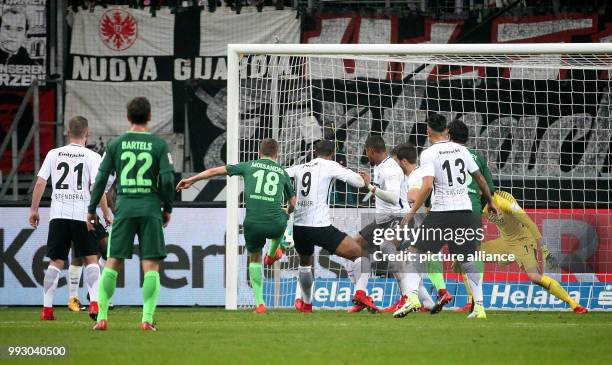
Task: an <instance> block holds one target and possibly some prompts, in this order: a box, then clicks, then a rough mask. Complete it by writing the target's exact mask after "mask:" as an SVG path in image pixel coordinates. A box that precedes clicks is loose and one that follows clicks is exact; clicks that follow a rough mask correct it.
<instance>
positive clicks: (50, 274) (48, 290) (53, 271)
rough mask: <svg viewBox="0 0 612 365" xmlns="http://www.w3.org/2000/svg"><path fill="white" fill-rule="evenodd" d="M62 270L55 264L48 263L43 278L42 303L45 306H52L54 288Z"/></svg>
mask: <svg viewBox="0 0 612 365" xmlns="http://www.w3.org/2000/svg"><path fill="white" fill-rule="evenodd" d="M61 275H62V271H61V270H60V269H58V268H57V267H55V266H51V265H49V267H47V270H46V271H45V278H44V280H43V305H44V306H45V307H48V308H51V307H53V297H54V296H55V290H56V289H57V282H58V281H59V278H60V276H61Z"/></svg>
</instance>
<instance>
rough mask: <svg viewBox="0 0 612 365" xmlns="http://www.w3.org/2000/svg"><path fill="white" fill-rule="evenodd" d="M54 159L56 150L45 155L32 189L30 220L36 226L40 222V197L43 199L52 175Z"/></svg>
mask: <svg viewBox="0 0 612 365" xmlns="http://www.w3.org/2000/svg"><path fill="white" fill-rule="evenodd" d="M52 160H54V151H51V152H49V153H48V154H47V156H46V157H45V160H44V161H43V164H42V166H41V167H40V171H38V178H37V179H36V184H35V185H34V191H32V205H31V206H30V216H29V218H28V221H29V223H30V225H31V226H32V227H34V228H36V227H38V223H39V222H40V215H39V214H38V207H39V206H40V199H42V195H43V193H44V192H45V187H46V186H47V180H49V176H51V163H52Z"/></svg>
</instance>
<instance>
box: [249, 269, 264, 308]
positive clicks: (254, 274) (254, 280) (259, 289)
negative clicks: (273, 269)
mask: <svg viewBox="0 0 612 365" xmlns="http://www.w3.org/2000/svg"><path fill="white" fill-rule="evenodd" d="M249 278H250V279H251V288H253V293H255V299H257V305H260V304H264V300H263V278H262V271H261V264H260V263H254V262H251V263H250V264H249Z"/></svg>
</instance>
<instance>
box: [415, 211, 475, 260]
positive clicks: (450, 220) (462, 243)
mask: <svg viewBox="0 0 612 365" xmlns="http://www.w3.org/2000/svg"><path fill="white" fill-rule="evenodd" d="M479 222H480V216H479V215H478V214H474V213H472V211H470V210H458V211H452V212H429V214H428V215H427V216H426V217H425V220H424V221H423V224H422V226H421V228H422V234H421V235H420V236H419V237H418V238H417V240H416V243H415V245H414V247H415V248H416V249H418V250H419V251H420V252H423V253H426V252H428V251H429V252H432V253H436V252H440V250H441V249H442V247H443V246H444V245H445V244H448V251H449V253H451V254H463V255H464V256H466V255H470V254H474V253H475V252H476V250H477V249H478V244H479V243H480V241H479V240H478V235H477V232H476V230H477V229H478V228H479V227H482V225H481V224H480V223H479ZM469 230H471V231H469ZM449 232H452V233H449ZM472 232H473V233H472Z"/></svg>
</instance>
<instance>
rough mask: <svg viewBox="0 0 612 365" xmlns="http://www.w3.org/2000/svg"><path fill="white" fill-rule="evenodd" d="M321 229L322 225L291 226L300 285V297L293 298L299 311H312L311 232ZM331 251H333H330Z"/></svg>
mask: <svg viewBox="0 0 612 365" xmlns="http://www.w3.org/2000/svg"><path fill="white" fill-rule="evenodd" d="M320 229H323V227H317V228H313V227H302V226H294V227H293V243H294V245H295V250H296V251H297V253H298V255H299V259H300V263H299V267H298V283H299V285H300V292H301V298H297V299H296V300H295V309H297V310H298V311H300V312H305V313H309V312H312V287H313V284H314V275H313V273H312V264H313V254H314V242H316V241H317V240H316V238H315V237H313V235H312V232H313V231H315V230H320ZM331 252H333V251H331Z"/></svg>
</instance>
